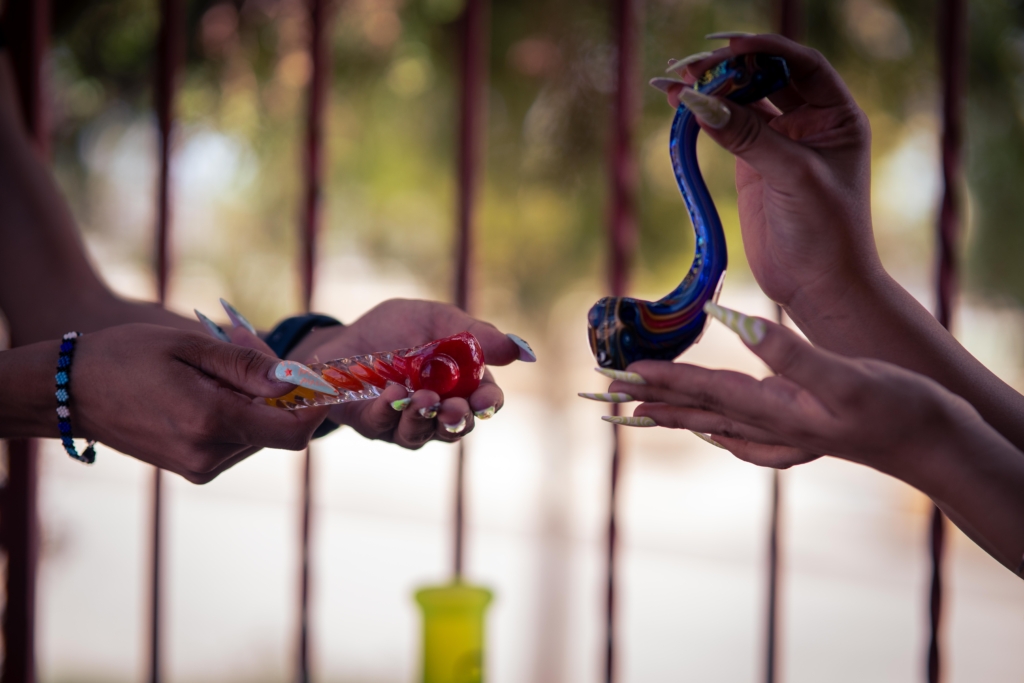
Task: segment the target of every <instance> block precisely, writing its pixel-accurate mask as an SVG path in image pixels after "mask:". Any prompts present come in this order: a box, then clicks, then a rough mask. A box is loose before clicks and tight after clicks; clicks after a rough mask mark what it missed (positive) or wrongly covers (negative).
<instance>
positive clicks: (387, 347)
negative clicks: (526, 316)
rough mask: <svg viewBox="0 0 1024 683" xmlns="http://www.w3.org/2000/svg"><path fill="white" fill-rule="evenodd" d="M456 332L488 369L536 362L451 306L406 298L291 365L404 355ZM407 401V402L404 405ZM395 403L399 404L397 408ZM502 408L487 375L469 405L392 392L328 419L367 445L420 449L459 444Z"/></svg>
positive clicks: (305, 346) (313, 337)
mask: <svg viewBox="0 0 1024 683" xmlns="http://www.w3.org/2000/svg"><path fill="white" fill-rule="evenodd" d="M458 332H471V333H472V334H473V335H474V336H476V338H477V339H478V340H479V341H480V345H481V346H482V347H483V350H484V358H485V359H486V361H487V364H488V365H508V364H509V363H511V362H513V361H515V360H517V359H518V360H526V361H533V360H535V357H534V356H533V353H532V352H528V351H527V350H526V349H524V348H523V347H522V346H520V345H519V342H516V341H513V340H512V339H511V338H510V337H509V336H507V335H505V334H503V333H501V332H499V331H498V330H497V329H496V328H495V327H494V326H493V325H491V324H490V323H485V322H482V321H480V320H476V319H474V318H472V317H470V316H469V315H467V314H466V313H465V312H463V311H462V310H460V309H458V308H456V307H455V306H451V305H448V304H442V303H437V302H433V301H414V300H403V299H392V300H390V301H385V302H384V303H382V304H380V305H378V306H376V307H374V308H373V309H371V310H370V311H368V312H367V313H366V314H365V315H363V316H362V317H361V318H359V319H358V320H356V321H355V322H353V323H351V324H350V325H347V326H345V327H327V328H323V329H320V330H316V331H314V332H313V333H312V334H310V335H309V337H307V338H306V340H304V342H303V343H302V344H300V345H299V346H298V347H296V348H295V350H294V351H293V352H292V353H291V354H290V355H289V358H292V359H295V360H298V361H300V362H303V363H313V362H318V361H327V360H332V359H335V358H345V357H348V356H354V355H357V354H361V353H373V352H377V351H391V350H395V349H401V348H409V347H412V346H418V345H420V344H424V343H426V342H429V341H433V340H435V339H440V338H443V337H448V336H451V335H453V334H456V333H458ZM520 341H521V340H520ZM523 343H524V344H525V342H523ZM407 398H408V399H409V402H408V403H404V401H405V399H407ZM399 401H401V402H402V403H396V402H399ZM503 403H504V396H503V394H502V392H501V389H500V388H498V385H497V384H496V383H495V382H494V378H493V377H492V376H491V373H490V371H487V372H485V373H484V378H483V381H482V382H481V383H480V388H479V389H477V390H476V391H475V392H474V393H473V395H472V396H470V397H469V400H468V401H467V400H466V399H463V398H449V399H446V400H445V401H443V402H442V401H440V397H439V396H438V395H437V394H436V393H434V392H433V391H417V392H415V393H414V394H412V395H411V396H410V395H409V394H408V392H407V391H406V390H405V389H404V388H403V387H400V386H397V385H392V386H389V387H388V388H386V389H385V390H384V392H383V393H382V394H381V396H380V397H378V398H377V399H375V400H373V401H360V402H356V403H344V404H340V405H336V406H332V407H331V412H330V415H329V419H331V420H333V421H335V422H338V423H339V424H347V425H350V426H351V427H352V428H353V429H355V430H356V431H357V432H359V433H360V434H362V435H363V436H365V437H367V438H370V439H382V440H385V441H391V442H393V443H396V444H398V445H400V446H402V447H404V448H410V449H417V448H420V447H421V446H423V445H424V444H425V443H427V442H428V441H430V440H431V439H436V440H439V441H449V442H450V441H458V440H459V439H460V438H462V437H463V436H465V435H466V434H468V433H469V432H471V431H472V430H473V427H474V420H475V418H480V419H488V418H490V417H491V416H492V415H494V413H495V412H497V411H499V410H501V407H502V404H503ZM394 406H397V408H396V407H394Z"/></svg>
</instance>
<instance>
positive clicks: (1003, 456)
mask: <svg viewBox="0 0 1024 683" xmlns="http://www.w3.org/2000/svg"><path fill="white" fill-rule="evenodd" d="M706 310H707V311H708V313H710V314H711V315H713V316H715V317H716V318H718V319H719V320H721V321H722V322H724V323H725V324H726V325H727V326H728V327H729V328H730V329H732V330H733V331H734V332H736V333H737V334H739V335H740V337H741V338H742V339H743V341H744V343H745V344H746V345H747V347H748V348H750V349H751V350H752V351H753V352H754V353H755V354H757V355H758V356H759V357H760V358H761V359H762V360H764V361H765V363H767V364H768V366H769V367H771V368H772V369H773V370H774V371H775V372H777V373H778V375H777V376H774V377H768V378H766V379H763V380H756V379H754V378H753V377H748V376H747V375H743V374H740V373H736V372H729V371H723V370H707V369H705V368H700V367H697V366H693V365H685V364H675V363H667V362H664V361H640V362H638V363H633V364H632V365H630V366H629V372H626V373H623V375H622V376H621V379H619V380H616V381H615V382H613V383H612V385H611V387H609V390H610V391H612V392H625V393H627V394H628V395H627V396H622V395H621V393H618V394H608V395H604V396H603V399H604V400H616V401H623V400H625V399H627V398H634V399H638V400H641V401H644V403H643V404H642V405H640V406H639V407H637V409H636V411H635V413H634V416H633V418H611V419H613V420H617V421H620V422H625V423H626V424H630V423H632V424H638V425H642V426H654V425H661V426H666V427H675V428H685V429H692V430H697V433H698V435H700V436H701V437H702V438H705V439H707V440H710V441H711V442H712V443H715V445H718V446H721V447H722V448H726V449H728V450H729V451H732V453H734V454H735V455H736V456H737V457H739V458H741V459H743V460H746V461H748V462H752V463H754V464H757V465H764V466H767V467H779V468H784V467H789V466H790V465H794V464H797V463H801V462H806V461H808V460H812V459H814V458H816V457H819V456H820V455H823V454H830V455H833V456H836V457H840V458H844V459H846V460H850V461H853V462H857V463H861V464H864V465H868V466H870V467H873V468H875V469H877V470H879V471H881V472H885V473H887V474H890V475H892V476H894V477H896V478H897V479H900V480H902V481H904V482H906V483H908V484H910V485H911V486H914V487H916V488H918V489H919V490H921V491H923V492H924V493H925V494H926V495H928V496H930V497H931V498H932V500H934V501H935V503H936V504H937V505H938V506H939V507H940V508H942V510H943V511H944V512H945V513H946V514H947V515H949V517H950V519H951V520H952V521H953V522H954V523H955V524H956V525H957V526H958V527H960V529H961V530H962V531H964V533H966V534H967V535H968V536H970V537H971V538H972V539H973V540H974V541H975V542H976V543H978V545H980V546H981V547H982V548H983V549H985V550H986V551H987V552H988V553H989V554H991V555H992V556H993V557H995V558H996V559H997V560H999V561H1000V562H1001V563H1002V564H1003V565H1005V566H1006V567H1008V568H1009V569H1011V570H1013V571H1014V572H1016V573H1017V574H1018V575H1021V576H1022V578H1024V574H1022V572H1024V563H1022V562H1021V556H1022V553H1024V537H1022V536H1021V533H1020V529H1021V525H1022V524H1024V454H1022V453H1021V452H1020V451H1018V450H1017V449H1016V448H1014V447H1013V445H1012V444H1010V443H1009V442H1008V441H1007V440H1006V439H1005V438H1003V437H1002V436H1001V435H1000V434H999V433H998V432H996V431H995V430H994V429H993V428H992V427H990V426H989V425H988V424H986V423H985V422H984V421H983V420H982V419H981V416H980V415H979V414H978V413H977V412H976V411H975V410H974V408H973V407H972V406H971V405H970V404H969V403H967V402H966V401H965V400H963V399H962V398H960V397H959V396H956V395H955V394H952V393H950V392H949V391H947V390H946V389H944V388H943V387H942V386H940V385H939V384H938V383H936V382H934V381H932V380H930V379H928V378H926V377H924V376H922V375H918V374H915V373H913V372H910V371H908V370H904V369H902V368H899V367H897V366H894V365H890V364H888V363H883V362H881V361H875V360H863V359H850V358H845V357H843V356H838V355H836V354H833V353H830V352H828V351H824V350H822V349H818V348H815V347H813V346H811V345H810V344H808V343H807V342H805V341H803V340H802V339H800V338H799V337H798V336H797V335H796V334H794V333H793V332H791V331H790V330H787V329H786V328H784V327H782V326H780V325H776V324H774V323H770V322H768V321H767V320H762V319H760V318H748V317H747V316H744V315H742V314H740V313H737V312H735V311H730V310H729V309H726V308H722V307H720V306H715V305H714V304H709V305H708V306H707V307H706ZM591 398H602V395H596V396H591ZM702 432H710V433H711V434H712V437H705V436H703V434H702Z"/></svg>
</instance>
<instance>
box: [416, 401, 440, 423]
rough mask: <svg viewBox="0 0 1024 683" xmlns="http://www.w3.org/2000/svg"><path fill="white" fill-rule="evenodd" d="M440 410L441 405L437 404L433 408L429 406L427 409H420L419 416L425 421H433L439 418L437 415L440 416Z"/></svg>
mask: <svg viewBox="0 0 1024 683" xmlns="http://www.w3.org/2000/svg"><path fill="white" fill-rule="evenodd" d="M440 410H441V404H440V403H435V404H434V405H432V406H427V407H426V408H420V409H419V414H420V417H422V418H423V419H424V420H433V419H434V418H435V417H437V414H438V412H440Z"/></svg>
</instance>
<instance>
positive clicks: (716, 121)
mask: <svg viewBox="0 0 1024 683" xmlns="http://www.w3.org/2000/svg"><path fill="white" fill-rule="evenodd" d="M679 100H680V102H681V103H682V104H683V105H685V106H686V108H687V109H689V110H690V111H691V112H693V115H694V116H696V117H697V121H698V122H699V123H700V126H701V128H702V129H703V130H704V132H705V133H706V134H707V135H708V136H710V137H711V138H712V139H714V141H715V142H717V143H718V144H719V145H721V146H722V147H724V148H725V149H726V150H728V151H730V152H732V153H733V154H735V155H736V156H738V157H739V158H740V159H743V161H745V162H747V163H748V164H749V165H750V166H751V167H752V168H753V169H754V170H755V171H757V172H758V173H759V174H760V175H761V176H763V177H786V175H787V174H788V173H792V170H793V168H794V165H795V164H798V163H802V162H804V161H805V160H806V159H805V157H806V156H807V154H808V151H807V150H806V149H804V148H803V147H802V146H801V145H799V144H798V143H796V142H794V141H793V140H790V139H789V138H787V137H786V136H784V135H782V134H781V133H779V132H778V131H776V130H775V129H773V128H772V127H771V126H770V125H768V121H766V120H765V117H764V116H762V115H760V114H759V113H757V112H755V111H753V110H751V109H749V108H748V107H744V106H741V105H739V104H736V103H735V102H730V101H728V100H725V99H723V98H720V97H714V96H713V95H705V94H704V93H702V92H698V91H697V90H693V89H691V88H683V89H682V90H681V91H680V92H679Z"/></svg>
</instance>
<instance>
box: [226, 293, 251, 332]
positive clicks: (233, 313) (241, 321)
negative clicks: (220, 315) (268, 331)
mask: <svg viewBox="0 0 1024 683" xmlns="http://www.w3.org/2000/svg"><path fill="white" fill-rule="evenodd" d="M220 305H221V306H223V307H224V312H225V313H227V314H228V317H229V318H231V324H232V325H234V326H235V327H244V328H245V329H247V330H249V331H250V332H252V333H253V334H256V328H255V327H253V326H252V323H251V322H249V321H248V320H246V319H245V316H244V315H242V314H241V313H239V312H238V309H237V308H235V307H234V306H232V305H231V304H229V303H228V302H227V301H224V299H221V300H220Z"/></svg>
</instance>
